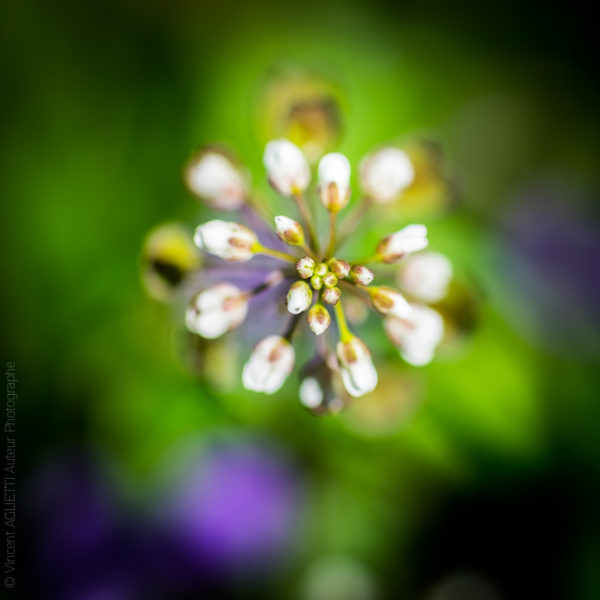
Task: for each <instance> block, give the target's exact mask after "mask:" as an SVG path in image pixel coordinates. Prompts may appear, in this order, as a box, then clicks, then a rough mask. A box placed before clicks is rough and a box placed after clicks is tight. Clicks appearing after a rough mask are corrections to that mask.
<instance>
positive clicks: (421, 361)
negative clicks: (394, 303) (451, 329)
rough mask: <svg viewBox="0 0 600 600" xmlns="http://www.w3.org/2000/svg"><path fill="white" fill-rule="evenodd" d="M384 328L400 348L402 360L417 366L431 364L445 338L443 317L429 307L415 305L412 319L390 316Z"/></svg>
mask: <svg viewBox="0 0 600 600" xmlns="http://www.w3.org/2000/svg"><path fill="white" fill-rule="evenodd" d="M384 326H385V332H386V334H387V336H388V337H389V338H390V340H391V342H392V343H393V344H394V345H395V346H397V347H398V349H399V350H400V354H401V355H402V358H404V360H405V361H406V362H408V363H410V364H411V365H415V366H422V365H426V364H427V363H429V362H431V360H432V359H433V355H434V352H435V349H436V347H437V346H438V344H439V343H440V342H441V341H442V337H443V336H444V320H443V319H442V316H441V315H440V314H439V313H438V312H436V311H435V310H433V309H432V308H429V307H428V306H422V305H416V304H413V305H412V314H411V316H410V318H408V319H399V318H398V317H392V316H388V317H386V319H385V321H384Z"/></svg>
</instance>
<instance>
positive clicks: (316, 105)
mask: <svg viewBox="0 0 600 600" xmlns="http://www.w3.org/2000/svg"><path fill="white" fill-rule="evenodd" d="M262 79H263V80H262V82H261V84H260V85H259V87H258V90H257V93H256V101H255V103H256V106H255V123H256V128H257V132H258V138H259V140H260V142H261V145H264V144H266V143H267V142H268V141H269V140H272V139H276V138H280V137H283V138H287V139H289V140H290V141H292V142H293V143H294V144H296V145H297V146H298V147H299V148H301V150H302V152H303V153H304V155H305V156H306V157H307V159H308V160H309V162H310V163H316V162H317V161H318V160H319V158H321V156H323V155H324V154H325V153H326V152H329V151H330V150H332V149H334V148H335V147H337V146H338V144H339V142H340V139H341V136H342V132H343V122H344V120H345V119H344V116H343V113H344V110H345V105H346V102H345V100H344V97H343V94H342V91H341V88H340V86H339V85H336V83H334V80H333V78H332V77H330V76H328V75H325V74H324V73H318V72H316V71H314V70H312V71H311V70H309V69H307V68H302V67H299V66H291V65H279V66H274V67H271V69H270V70H269V71H268V72H267V74H266V75H265V76H264V77H263V78H262Z"/></svg>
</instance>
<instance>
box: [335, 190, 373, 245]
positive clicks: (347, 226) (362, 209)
mask: <svg viewBox="0 0 600 600" xmlns="http://www.w3.org/2000/svg"><path fill="white" fill-rule="evenodd" d="M372 204H373V203H372V201H371V199H370V198H369V197H368V196H366V197H365V198H363V199H362V201H361V202H360V203H359V205H358V206H357V208H356V209H355V211H354V213H353V214H351V215H350V216H349V217H348V218H347V219H346V220H345V221H344V224H343V228H342V231H341V232H340V235H339V236H338V241H337V245H338V248H339V247H340V246H342V245H343V244H344V243H345V242H346V241H347V239H348V238H349V237H350V235H351V234H352V232H353V231H354V230H355V229H356V227H357V226H358V224H359V223H360V222H361V221H362V220H363V218H364V216H365V215H366V214H367V211H368V210H369V209H370V208H371V206H372Z"/></svg>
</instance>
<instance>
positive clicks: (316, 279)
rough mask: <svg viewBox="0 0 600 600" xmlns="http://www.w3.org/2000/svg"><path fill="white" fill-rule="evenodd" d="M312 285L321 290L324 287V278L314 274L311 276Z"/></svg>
mask: <svg viewBox="0 0 600 600" xmlns="http://www.w3.org/2000/svg"><path fill="white" fill-rule="evenodd" d="M310 285H312V286H313V289H314V290H320V289H321V288H322V287H323V279H322V278H321V277H319V276H318V275H313V276H312V277H311V278H310Z"/></svg>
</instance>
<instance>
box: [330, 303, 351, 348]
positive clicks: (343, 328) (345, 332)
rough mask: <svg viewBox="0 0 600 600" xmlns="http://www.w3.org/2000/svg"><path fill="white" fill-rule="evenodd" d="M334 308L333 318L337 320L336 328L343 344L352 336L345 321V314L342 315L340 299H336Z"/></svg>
mask: <svg viewBox="0 0 600 600" xmlns="http://www.w3.org/2000/svg"><path fill="white" fill-rule="evenodd" d="M334 310H335V318H336V320H337V324H338V328H339V330H340V341H341V342H342V343H343V344H345V343H346V342H349V341H350V340H351V339H352V338H353V337H354V336H353V335H352V332H351V331H350V329H349V328H348V323H346V316H345V315H344V309H343V308H342V303H341V301H338V302H337V304H336V305H335V306H334Z"/></svg>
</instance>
